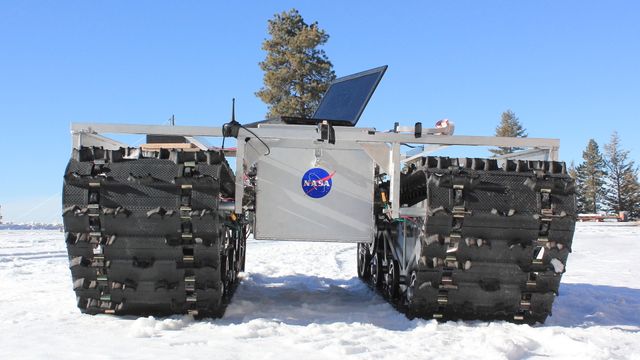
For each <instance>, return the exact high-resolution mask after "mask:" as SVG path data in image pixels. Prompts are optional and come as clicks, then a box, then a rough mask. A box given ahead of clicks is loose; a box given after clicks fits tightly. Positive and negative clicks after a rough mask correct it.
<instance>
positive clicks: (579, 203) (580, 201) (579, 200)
mask: <svg viewBox="0 0 640 360" xmlns="http://www.w3.org/2000/svg"><path fill="white" fill-rule="evenodd" d="M568 173H569V176H571V178H572V179H573V181H575V186H576V190H578V189H581V187H582V185H581V184H580V183H579V180H578V169H577V168H576V165H575V164H574V162H573V161H572V162H571V165H570V166H569V170H568ZM576 211H577V212H578V213H585V212H586V211H585V206H584V198H583V197H582V196H581V192H580V191H576Z"/></svg>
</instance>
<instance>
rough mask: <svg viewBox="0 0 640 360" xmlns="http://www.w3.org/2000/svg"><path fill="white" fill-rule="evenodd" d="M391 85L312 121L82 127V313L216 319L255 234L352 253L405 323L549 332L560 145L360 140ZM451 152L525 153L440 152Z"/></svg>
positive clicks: (368, 135) (323, 107) (563, 221)
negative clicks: (139, 137)
mask: <svg viewBox="0 0 640 360" xmlns="http://www.w3.org/2000/svg"><path fill="white" fill-rule="evenodd" d="M385 70H386V66H384V67H380V68H375V69H371V70H368V71H364V72H361V73H357V74H354V75H351V76H347V77H343V78H338V79H336V80H335V81H333V82H332V83H331V85H330V86H329V88H328V90H327V92H326V93H325V95H324V97H323V99H322V101H321V103H320V104H319V107H318V108H317V110H316V112H315V114H314V115H313V117H311V118H302V117H293V116H282V117H279V118H276V119H269V120H265V121H260V122H255V123H251V124H244V125H243V124H240V123H239V122H237V121H235V119H233V120H232V121H231V122H229V123H226V124H224V125H223V126H222V127H207V126H171V125H167V126H159V125H158V126H154V125H132V124H127V125H125V124H96V123H74V124H72V140H73V154H72V157H71V160H70V161H69V163H68V166H67V168H66V171H65V175H64V191H63V193H64V196H63V218H64V227H65V238H66V244H67V249H68V254H69V260H70V269H71V275H72V278H73V288H74V291H75V294H76V296H77V304H78V307H79V308H80V310H81V311H82V312H85V313H89V314H99V313H107V314H140V315H143V314H153V315H163V314H183V313H184V314H192V315H194V316H196V317H220V316H222V315H223V314H224V309H225V306H226V304H228V302H229V301H230V300H231V297H232V295H233V291H234V289H235V287H236V285H237V283H238V273H240V272H242V271H244V269H245V256H246V251H247V238H248V237H250V236H253V238H254V239H255V240H256V241H259V240H283V241H323V242H339V243H353V244H357V274H358V276H359V277H360V278H361V279H362V281H364V282H366V283H368V284H369V285H370V286H371V287H372V288H373V289H375V290H376V291H378V292H379V293H380V294H381V295H382V296H384V298H385V299H387V300H388V301H389V302H390V303H392V304H393V305H394V306H395V307H396V308H397V309H398V310H399V311H402V312H404V313H406V314H407V315H408V316H409V317H422V318H436V319H486V320H493V319H506V320H510V321H515V322H524V323H534V322H544V320H545V319H546V318H547V316H548V315H550V314H551V310H552V303H553V301H554V298H555V297H556V295H557V294H558V287H559V285H560V279H561V276H562V274H563V273H564V271H565V265H566V262H567V256H568V255H569V252H570V251H571V241H572V237H573V231H574V225H575V220H576V214H575V213H576V211H575V199H574V198H575V195H574V183H573V181H572V179H571V178H570V177H569V176H568V175H567V171H566V167H565V164H564V163H562V162H558V161H557V160H558V159H557V158H558V149H559V140H556V139H539V138H505V137H487V136H459V135H453V132H454V131H453V130H454V129H453V124H452V123H451V122H449V121H447V120H443V121H439V122H438V123H437V125H436V126H435V127H433V128H428V127H423V125H422V124H421V123H415V124H411V125H408V126H401V125H399V124H398V123H395V124H394V126H393V127H392V128H391V129H389V130H388V131H378V130H376V129H374V128H366V127H365V128H363V127H356V124H357V122H358V119H359V118H360V116H361V114H362V112H363V111H364V109H365V106H366V105H367V103H368V101H369V99H370V98H371V96H372V94H373V92H374V90H375V88H376V87H377V85H378V83H379V81H380V79H381V78H382V76H383V74H384V72H385ZM105 134H144V135H146V140H147V141H146V143H145V144H143V145H139V146H129V145H127V144H125V143H122V142H120V141H118V140H115V139H112V138H108V137H106V136H105ZM206 137H218V138H222V140H223V142H222V144H223V146H222V147H211V146H209V145H207V143H206V141H205V140H203V139H204V138H206ZM230 137H232V138H235V139H236V146H235V147H234V148H224V139H225V138H230ZM451 146H494V147H495V146H497V147H509V148H517V149H519V150H518V151H516V152H513V153H510V154H507V155H503V156H498V157H494V158H475V157H473V158H471V157H469V158H452V157H447V156H432V155H430V154H432V153H433V152H435V151H438V150H441V149H443V148H446V147H451ZM405 150H408V151H406V152H405ZM229 160H231V162H232V164H234V166H233V168H232V167H231V166H230V164H229ZM373 316H375V314H373Z"/></svg>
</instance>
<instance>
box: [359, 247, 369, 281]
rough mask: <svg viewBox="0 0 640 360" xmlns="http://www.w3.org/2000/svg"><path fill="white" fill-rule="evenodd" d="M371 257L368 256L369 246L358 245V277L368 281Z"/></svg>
mask: <svg viewBox="0 0 640 360" xmlns="http://www.w3.org/2000/svg"><path fill="white" fill-rule="evenodd" d="M370 262H371V255H370V254H369V244H366V243H358V277H359V278H360V279H363V280H369V278H370V277H371V267H370Z"/></svg>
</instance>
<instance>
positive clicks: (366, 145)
mask: <svg viewBox="0 0 640 360" xmlns="http://www.w3.org/2000/svg"><path fill="white" fill-rule="evenodd" d="M334 129H335V141H336V144H335V145H331V144H327V143H326V142H323V141H321V140H318V139H317V137H318V135H317V133H316V126H314V125H281V124H259V125H258V127H257V128H253V129H251V131H253V133H255V136H254V135H253V134H252V133H250V132H249V131H247V130H245V129H242V128H240V129H239V133H238V139H239V140H238V142H237V149H236V154H235V157H236V202H235V211H236V213H242V198H243V196H244V182H243V173H244V171H245V170H246V169H247V168H249V167H250V166H251V165H252V164H253V163H255V161H257V159H258V158H259V157H260V156H263V155H264V153H263V152H262V151H263V150H262V149H261V145H258V144H261V143H260V142H259V141H251V140H252V139H254V138H255V137H256V136H257V137H259V138H260V139H262V140H263V141H267V142H269V141H276V142H277V141H278V140H282V139H286V140H302V141H309V140H316V141H317V144H318V146H319V147H326V148H330V147H332V146H339V144H340V141H350V142H357V143H359V144H360V146H361V147H362V149H363V150H364V151H365V152H366V153H367V154H368V155H369V157H370V158H371V159H372V160H373V161H374V162H375V163H376V164H377V165H378V166H379V168H380V169H381V171H380V172H381V173H386V174H387V175H388V176H389V180H390V190H391V191H390V194H389V200H390V203H391V207H390V209H389V215H390V216H391V217H392V218H398V217H400V216H401V215H410V216H418V215H415V214H418V213H420V212H419V211H416V210H417V209H415V208H414V209H412V208H400V200H399V198H400V172H401V169H402V163H404V162H408V161H413V160H416V159H418V158H420V157H422V156H425V155H427V154H429V153H431V152H433V151H436V150H439V149H442V148H444V147H447V146H454V145H464V146H496V147H518V148H524V149H526V150H523V151H520V152H515V153H512V154H507V155H503V156H499V157H497V159H525V158H534V157H537V158H542V159H544V160H552V161H557V159H558V150H559V148H560V140H558V139H543V138H512V137H493V136H461V135H450V134H451V133H452V132H453V131H452V130H453V129H452V128H447V127H445V128H431V129H423V130H422V133H421V134H419V136H418V137H416V134H415V133H414V132H413V131H409V130H410V129H413V128H412V127H399V128H397V129H400V130H403V131H406V132H381V131H376V130H375V129H373V128H355V127H341V126H336V127H334ZM71 134H72V140H73V146H74V148H80V147H81V146H102V147H104V148H105V149H117V148H120V147H127V146H128V145H127V144H124V143H121V142H119V141H115V140H112V139H109V138H108V137H105V136H102V135H101V134H153V135H178V136H185V137H186V138H187V140H189V141H191V142H192V143H194V144H195V145H196V146H198V147H199V148H205V147H206V145H204V143H203V142H202V141H200V140H197V137H198V136H205V137H222V128H221V127H208V126H170V125H125V124H97V123H73V124H72V125H71ZM254 144H256V145H254ZM402 144H424V145H429V146H425V149H424V151H422V152H420V153H418V154H415V155H412V156H409V157H406V156H405V157H403V155H402V153H401V150H400V146H401V145H402Z"/></svg>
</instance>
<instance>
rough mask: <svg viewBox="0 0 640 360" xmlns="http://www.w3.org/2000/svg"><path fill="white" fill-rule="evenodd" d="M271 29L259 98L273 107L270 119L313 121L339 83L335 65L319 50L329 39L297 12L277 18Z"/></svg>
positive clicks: (266, 45)
mask: <svg viewBox="0 0 640 360" xmlns="http://www.w3.org/2000/svg"><path fill="white" fill-rule="evenodd" d="M268 28H269V29H268V31H269V35H271V38H270V39H266V40H265V41H264V42H263V43H262V49H263V50H265V51H266V52H267V56H266V58H265V59H264V61H262V62H260V63H259V65H260V68H261V69H262V70H263V71H264V86H263V87H262V88H261V89H260V90H259V91H258V92H256V96H258V97H259V98H260V99H261V100H262V101H264V102H265V103H266V104H267V105H268V106H269V111H268V113H267V117H273V116H278V115H290V116H304V117H311V116H312V115H313V112H314V111H315V109H316V107H317V106H318V104H319V102H320V99H321V98H322V94H324V92H325V91H326V90H327V87H328V85H329V83H330V82H331V80H333V79H335V73H334V72H333V70H332V69H333V65H332V64H331V62H330V61H329V59H328V58H327V56H326V54H325V52H324V50H322V49H319V48H318V47H319V46H321V45H324V44H325V43H326V42H327V40H328V39H329V35H327V33H326V32H325V31H324V30H322V29H320V28H319V27H318V23H317V22H314V23H312V24H310V25H309V24H307V23H305V21H304V19H303V18H302V16H301V15H300V13H299V12H298V10H296V9H291V10H289V11H286V12H282V13H280V14H276V15H275V16H274V17H273V19H271V20H269V27H268Z"/></svg>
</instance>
